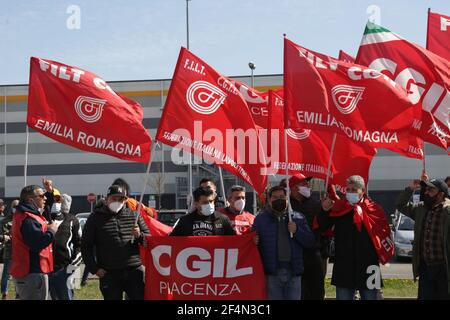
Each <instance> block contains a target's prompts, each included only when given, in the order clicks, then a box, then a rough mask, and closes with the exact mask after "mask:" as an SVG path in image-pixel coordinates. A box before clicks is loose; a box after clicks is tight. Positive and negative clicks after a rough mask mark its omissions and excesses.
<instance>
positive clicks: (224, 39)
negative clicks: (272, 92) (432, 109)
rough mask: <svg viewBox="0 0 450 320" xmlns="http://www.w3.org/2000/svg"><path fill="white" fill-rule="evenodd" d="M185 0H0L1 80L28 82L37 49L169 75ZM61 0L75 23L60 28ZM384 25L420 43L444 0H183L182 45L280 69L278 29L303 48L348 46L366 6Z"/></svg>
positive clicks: (89, 65)
mask: <svg viewBox="0 0 450 320" xmlns="http://www.w3.org/2000/svg"><path fill="white" fill-rule="evenodd" d="M185 3H186V2H185V0H166V1H162V0H134V1H133V0H131V1H119V0H108V1H106V0H95V1H92V0H91V1H81V0H71V1H56V0H54V1H50V0H45V1H44V0H43V1H38V0H35V1H31V0H28V1H25V0H23V1H10V0H0V9H1V10H0V37H1V43H2V44H1V47H0V48H1V50H0V52H1V59H0V84H1V85H4V84H25V83H27V82H28V72H29V58H30V56H38V57H42V58H47V59H52V60H56V61H60V62H63V63H66V64H69V65H74V66H77V67H80V68H83V69H87V70H90V71H92V72H94V73H96V74H98V75H99V76H101V77H103V78H104V79H105V80H107V81H112V80H135V79H161V78H170V77H171V76H172V73H173V70H174V67H175V63H176V60H177V57H178V53H179V48H180V46H185V45H186V20H185V12H186V11H185V10H186V4H185ZM70 5H77V6H78V7H79V8H80V10H81V15H80V18H81V19H80V22H81V25H80V26H81V28H80V29H73V30H71V29H68V28H67V26H66V21H67V19H68V18H69V17H70V14H69V13H67V12H66V10H67V8H68V7H69V6H70ZM371 5H375V6H377V7H378V8H379V13H380V15H379V16H380V19H381V20H380V22H381V25H383V26H384V27H386V28H388V29H390V30H392V31H393V32H396V33H398V34H400V35H402V36H403V37H405V38H407V39H409V40H411V41H414V42H416V43H419V44H421V45H424V44H425V36H426V18H427V15H426V12H427V9H428V7H431V8H432V10H433V11H436V12H440V13H444V14H447V15H450V1H448V0H428V1H425V0H410V1H407V0H395V1H393V0H389V1H387V0H380V1H375V0H372V1H363V0H362V1H356V0H341V1H338V0H330V1H321V0H315V1H314V0H311V1H293V0H277V1H272V0H259V1H257V0H250V1H245V0H221V1H218V0H192V1H191V2H190V3H189V9H190V49H191V51H192V52H193V53H194V54H196V55H198V56H199V57H201V58H202V59H204V60H205V61H206V62H208V63H209V64H210V65H211V66H213V67H214V68H215V69H216V70H218V71H219V72H221V73H223V74H225V75H247V74H249V68H248V65H247V64H248V62H249V61H253V62H254V63H255V64H256V70H255V75H258V74H279V73H282V61H283V56H282V55H283V50H282V44H283V41H282V38H283V36H282V35H283V33H286V34H287V35H288V37H289V38H290V39H291V40H293V41H294V42H297V43H298V44H300V45H302V46H305V47H308V48H310V49H312V50H315V51H319V52H322V53H325V54H329V55H337V52H338V50H339V49H343V50H345V51H347V52H349V53H351V54H353V55H355V54H356V52H357V49H358V45H359V42H360V40H361V36H362V32H363V29H364V25H365V23H366V21H367V19H368V18H369V17H370V16H371V14H370V13H367V9H368V7H369V6H371Z"/></svg>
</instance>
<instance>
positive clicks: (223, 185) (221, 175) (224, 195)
mask: <svg viewBox="0 0 450 320" xmlns="http://www.w3.org/2000/svg"><path fill="white" fill-rule="evenodd" d="M219 178H220V191H221V192H222V197H223V201H224V206H225V207H226V206H227V196H226V194H225V184H224V182H223V174H222V167H219Z"/></svg>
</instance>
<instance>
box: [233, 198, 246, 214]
mask: <svg viewBox="0 0 450 320" xmlns="http://www.w3.org/2000/svg"><path fill="white" fill-rule="evenodd" d="M234 207H235V208H236V210H237V211H239V212H242V210H244V208H245V200H244V199H239V200H236V201H235V202H234Z"/></svg>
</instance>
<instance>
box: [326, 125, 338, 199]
mask: <svg viewBox="0 0 450 320" xmlns="http://www.w3.org/2000/svg"><path fill="white" fill-rule="evenodd" d="M336 135H337V133H335V134H334V135H333V141H332V142H331V149H330V158H329V159H328V168H327V177H326V179H325V194H328V182H329V180H330V170H331V161H332V158H333V152H334V145H335V144H336Z"/></svg>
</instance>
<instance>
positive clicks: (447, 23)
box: [441, 17, 450, 31]
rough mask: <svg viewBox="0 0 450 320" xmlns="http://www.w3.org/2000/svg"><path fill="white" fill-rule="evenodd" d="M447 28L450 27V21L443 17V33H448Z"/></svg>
mask: <svg viewBox="0 0 450 320" xmlns="http://www.w3.org/2000/svg"><path fill="white" fill-rule="evenodd" d="M447 27H450V20H449V19H445V18H444V17H441V31H447Z"/></svg>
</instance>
